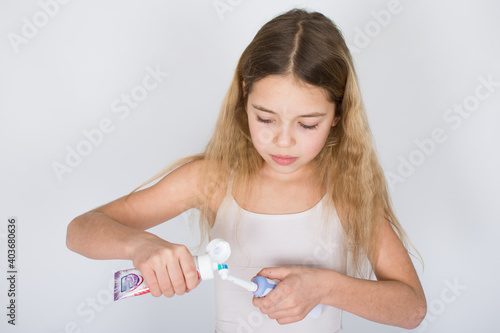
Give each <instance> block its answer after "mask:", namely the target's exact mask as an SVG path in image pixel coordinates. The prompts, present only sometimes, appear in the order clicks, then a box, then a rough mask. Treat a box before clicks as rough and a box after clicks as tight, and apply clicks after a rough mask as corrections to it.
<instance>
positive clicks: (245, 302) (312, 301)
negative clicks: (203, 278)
mask: <svg viewBox="0 0 500 333" xmlns="http://www.w3.org/2000/svg"><path fill="white" fill-rule="evenodd" d="M165 174H166V175H165ZM162 176H163V178H161V177H162ZM158 178H161V180H160V181H159V182H157V183H156V184H155V185H153V186H151V187H149V188H146V189H143V190H140V191H133V192H132V193H131V194H129V195H128V196H125V197H122V198H120V199H117V200H115V201H113V202H111V203H109V204H106V205H104V206H102V207H99V208H97V209H94V210H92V211H90V212H88V213H85V214H83V215H81V216H78V217H77V218H75V219H74V220H73V221H72V222H71V223H70V225H69V226H68V233H67V244H68V248H70V249H71V250H73V251H75V252H78V253H81V254H83V255H85V256H87V257H89V258H95V259H110V258H114V259H129V260H132V261H133V264H134V266H135V267H136V268H138V269H139V270H140V271H141V272H142V274H143V275H144V277H145V279H146V282H147V284H148V285H149V287H150V290H151V293H152V294H153V296H160V295H162V294H163V295H165V296H167V297H172V296H173V295H174V294H177V295H182V294H184V293H186V292H189V291H190V290H192V289H194V288H196V286H197V285H198V279H197V273H196V268H195V264H194V261H193V258H192V255H191V253H190V252H189V251H188V249H187V248H186V247H185V246H183V245H179V244H173V243H169V242H168V241H166V240H163V239H161V238H159V237H157V236H156V235H154V234H151V233H148V232H146V231H144V230H146V229H148V228H151V227H153V226H155V225H158V224H160V223H162V222H163V221H166V220H169V219H172V218H173V217H175V216H177V215H179V214H180V213H182V212H184V211H186V210H188V209H190V208H197V209H199V210H200V212H201V214H200V227H201V229H202V232H203V234H209V235H210V237H213V238H215V237H220V238H224V239H225V240H226V241H228V242H229V243H230V244H231V248H232V255H231V257H230V260H229V261H228V266H229V268H230V269H231V274H232V275H234V276H238V277H240V278H245V279H251V278H252V277H253V276H255V275H262V276H265V277H267V278H270V279H277V280H280V283H279V284H278V286H277V287H276V288H275V289H274V290H273V291H272V292H271V293H269V295H268V296H266V297H263V298H254V299H252V296H251V294H250V293H249V292H247V291H245V290H242V289H241V288H239V287H237V286H232V285H230V284H228V283H226V281H222V280H220V279H216V308H217V317H216V330H217V331H218V332H235V331H244V330H246V331H249V330H250V329H252V330H253V331H255V332H257V331H258V332H281V331H286V332H304V331H305V330H310V331H314V332H341V331H342V324H341V311H342V310H346V311H349V312H351V313H354V314H356V315H358V316H361V317H364V318H367V319H369V320H372V321H376V322H379V323H384V324H388V325H395V326H400V327H404V328H408V329H410V328H415V327H417V326H418V325H419V324H420V322H421V321H422V320H423V318H424V316H425V313H426V301H425V297H424V293H423V290H422V287H421V285H420V282H419V279H418V276H417V274H416V272H415V269H414V267H413V265H412V262H411V260H410V258H409V255H408V251H407V249H406V243H407V242H406V236H405V234H404V231H403V229H402V228H401V225H400V224H399V222H398V220H397V218H396V216H395V215H394V212H393V209H392V207H391V201H390V199H389V195H388V192H387V188H386V181H385V178H384V175H383V172H382V169H381V167H380V165H379V163H378V160H377V157H376V154H375V151H374V148H373V144H372V141H371V134H370V130H369V127H368V123H367V119H366V114H365V111H364V109H363V104H362V100H361V95H360V90H359V86H358V81H357V78H356V73H355V70H354V67H353V61H352V58H351V55H350V53H349V50H348V48H347V46H346V44H345V41H344V39H343V37H342V34H341V32H340V31H339V30H338V29H337V27H336V26H335V25H334V24H333V23H332V21H330V20H329V19H328V18H326V17H325V16H323V15H322V14H320V13H316V12H313V13H310V12H307V11H304V10H291V11H289V12H287V13H285V14H282V15H280V16H278V17H276V18H274V19H273V20H271V21H270V22H268V23H267V24H265V25H264V26H263V27H262V28H261V29H260V31H259V32H258V33H257V35H256V36H255V38H254V39H253V41H252V42H251V43H250V45H249V46H248V47H247V48H246V50H245V51H244V52H243V55H242V56H241V58H240V61H239V63H238V66H237V69H236V72H235V75H234V79H233V81H232V84H231V87H230V89H229V91H228V93H227V96H226V98H225V100H224V103H223V106H222V109H221V113H220V115H219V119H218V121H217V126H216V129H215V132H214V134H213V136H212V138H211V140H210V142H209V143H208V145H207V148H206V150H205V152H203V153H201V154H199V155H195V156H190V157H187V158H185V159H182V160H180V161H178V162H177V163H176V164H174V165H173V166H171V167H170V168H168V169H166V170H165V172H163V173H161V174H160V175H158V176H157V177H154V178H153V179H152V180H150V181H153V180H156V179H158ZM367 262H368V263H369V264H370V267H371V272H373V273H374V274H375V277H376V279H377V280H376V281H375V280H368V279H363V278H361V277H363V276H364V275H362V273H363V272H364V267H365V265H364V263H367ZM348 269H349V272H348ZM348 273H349V274H348ZM355 276H357V277H355ZM365 277H366V276H365ZM318 304H323V310H322V313H321V315H320V317H319V318H316V319H313V318H309V317H306V316H307V314H308V313H309V311H310V310H311V309H313V308H314V307H315V306H316V305H318ZM259 310H260V311H259ZM258 316H260V317H258ZM250 318H253V319H252V320H251V322H249V320H250ZM255 318H257V319H255ZM284 324H288V325H284Z"/></svg>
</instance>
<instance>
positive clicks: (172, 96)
mask: <svg viewBox="0 0 500 333" xmlns="http://www.w3.org/2000/svg"><path fill="white" fill-rule="evenodd" d="M61 1H62V0H61ZM44 3H51V1H49V0H42V1H41V2H40V3H39V2H37V1H33V0H29V1H22V2H21V1H0V56H1V58H0V147H1V155H0V158H1V162H0V168H1V172H0V249H1V251H0V267H1V268H2V272H4V273H0V305H1V306H0V309H1V310H0V318H2V319H1V320H0V331H2V332H58V333H59V332H138V331H148V332H211V331H213V325H214V309H213V298H214V296H213V284H212V282H211V281H208V282H203V283H202V284H201V285H200V286H199V288H197V289H196V290H195V291H193V292H192V293H190V294H189V295H186V296H180V297H179V296H175V297H174V298H172V299H167V298H159V299H155V298H153V297H151V296H150V295H146V296H141V297H136V298H133V299H128V300H123V301H119V302H112V301H111V299H110V295H111V292H110V290H111V289H110V288H111V287H110V282H111V278H112V273H113V272H114V271H115V270H118V269H124V268H129V267H130V266H131V263H130V262H126V261H119V260H111V261H93V260H90V259H87V258H84V257H82V256H80V255H78V254H75V253H72V252H70V251H69V250H67V248H66V245H65V236H66V226H67V225H68V223H69V222H70V221H71V219H73V218H74V217H75V216H77V215H79V214H81V213H83V212H85V211H88V210H90V209H92V208H94V207H96V206H99V205H101V204H104V203H106V202H109V201H111V200H113V199H115V198H118V197H120V196H122V195H125V194H127V193H128V192H130V191H131V190H132V189H133V188H135V187H136V186H138V185H139V184H141V183H142V182H143V181H144V180H146V179H148V178H149V177H150V176H152V175H154V174H155V173H156V172H157V171H159V170H160V169H161V168H162V167H164V166H165V165H167V164H169V163H171V162H173V161H174V160H176V159H178V158H181V157H183V156H186V155H190V154H193V153H197V152H200V151H202V150H203V149H204V147H205V145H206V143H207V140H208V138H209V137H210V135H211V132H212V130H213V127H214V124H215V121H216V117H217V114H218V110H219V107H220V104H221V101H222V98H223V96H224V95H225V92H226V90H227V88H228V85H229V82H230V80H231V78H232V75H233V71H234V69H235V66H236V63H237V61H238V58H239V56H240V55H241V53H242V51H243V50H244V48H245V47H246V45H247V44H248V43H249V42H250V41H251V39H252V38H253V36H254V35H255V33H256V32H257V30H258V29H259V28H260V27H261V26H262V25H263V24H264V23H265V22H267V21H268V20H270V19H271V18H272V17H274V16H276V15H278V14H279V13H282V12H284V11H286V10H288V9H290V8H292V7H295V6H298V7H306V8H310V9H314V10H317V11H321V12H322V13H324V14H325V15H327V16H328V17H330V18H331V19H332V20H334V21H335V22H336V23H337V24H338V26H339V27H340V28H341V30H342V31H343V33H344V35H345V38H346V41H347V42H348V44H349V45H350V47H351V50H352V52H353V56H354V60H355V63H356V66H357V71H358V74H359V78H360V82H361V87H362V92H363V96H364V100H365V103H366V107H367V112H368V117H369V120H370V124H371V128H372V131H373V135H374V138H375V142H376V146H377V150H378V153H379V156H380V160H381V163H382V166H383V168H384V171H385V172H386V175H387V176H391V177H394V176H397V177H400V178H398V181H396V182H391V183H392V185H393V186H392V187H391V194H392V198H393V202H394V205H395V207H396V213H397V215H398V217H399V218H400V220H401V222H402V224H403V226H404V228H405V229H406V231H407V232H408V234H409V235H410V238H411V240H412V241H413V243H414V245H415V246H416V248H417V249H418V250H419V251H420V253H421V255H422V256H423V258H424V261H425V269H422V266H421V265H420V264H419V263H418V262H417V261H415V264H416V268H417V270H418V272H419V275H420V278H421V281H422V283H423V286H424V289H425V293H426V296H427V301H428V305H429V310H428V315H427V317H426V319H425V321H424V322H423V324H422V325H421V326H420V327H419V328H418V329H417V331H420V332H424V331H425V332H429V333H430V332H496V326H497V325H496V322H497V321H496V320H495V319H496V317H497V316H498V309H499V306H498V297H499V296H500V295H499V288H498V283H497V281H498V275H499V274H498V273H500V270H499V268H498V253H499V246H498V236H499V232H500V223H499V222H500V213H499V211H498V205H499V203H500V202H499V199H500V176H499V172H498V170H499V169H500V158H499V153H498V151H499V149H498V145H499V143H500V134H499V133H500V131H499V130H498V128H499V125H500V114H499V105H500V86H499V82H500V61H499V59H500V43H498V33H499V32H500V23H499V21H498V13H500V5H499V3H498V2H496V1H494V0H491V1H485V0H484V1H478V0H476V1H452V0H443V1H415V0H401V1H400V2H399V5H397V6H394V7H392V5H393V4H395V2H394V1H387V0H377V1H373V0H371V1H368V0H363V1H340V0H336V1H326V0H324V1H284V0H282V1H272V2H270V1H263V0H255V1H241V0H231V1H230V0H221V1H218V3H222V4H226V6H229V7H228V8H229V9H228V10H227V11H225V12H223V13H220V12H219V13H218V12H217V10H216V9H215V7H214V3H217V2H214V1H213V0H205V1H200V0H198V1H169V2H164V1H154V0H145V1H131V0H121V1H118V0H115V1H77V0H73V1H71V2H69V3H68V4H60V5H58V8H56V7H54V6H52V7H51V9H49V11H50V10H51V11H52V13H51V14H52V16H49V15H47V14H44V12H43V8H42V7H43V6H42V5H41V4H44ZM52 3H54V2H53V1H52ZM388 7H389V9H392V10H393V12H392V13H391V14H390V17H389V16H387V15H385V16H384V15H383V14H381V13H390V12H388V11H387V10H388ZM383 10H385V11H386V12H383ZM45 19H46V20H45ZM26 22H31V24H32V23H36V24H37V25H39V27H38V28H37V27H36V26H35V30H33V29H31V30H30V29H29V28H27V27H25V26H26V25H29V24H30V23H26ZM23 31H24V35H23ZM16 36H17V37H16ZM23 38H24V39H23ZM19 40H22V42H19ZM14 41H18V42H17V43H16V42H14ZM147 68H150V69H152V70H154V69H156V68H158V69H159V70H160V71H162V72H168V73H169V75H168V77H165V78H163V80H162V81H161V82H160V83H159V84H157V87H156V88H155V89H152V90H151V91H148V94H147V96H145V98H144V100H142V101H140V102H139V103H138V105H137V106H136V107H135V108H133V109H132V108H131V109H130V113H129V114H128V115H127V116H126V117H124V113H122V112H120V113H116V112H113V107H112V105H113V103H115V107H116V106H117V105H119V106H122V107H123V106H124V105H125V104H123V103H122V102H121V96H122V94H131V92H132V91H135V92H136V93H138V92H140V89H141V88H140V86H141V84H142V81H143V79H144V78H145V77H146V76H147V75H148V71H147ZM481 78H483V80H486V81H488V80H490V81H492V82H493V85H491V86H490V87H489V89H490V90H488V88H487V87H485V86H484V84H483V83H481V82H482V81H481ZM149 82H150V83H152V82H153V81H149ZM134 89H135V90H134ZM478 92H479V95H480V96H481V98H480V99H478V98H477V97H475V94H477V93H478ZM464 103H465V104H466V107H467V108H468V109H470V110H472V111H470V112H469V111H467V110H465V107H463V109H464V110H465V112H464V113H463V114H464V116H458V113H456V112H454V111H453V107H454V105H456V106H460V105H464ZM467 103H468V104H467ZM474 103H476V104H474ZM450 109H452V111H448V110H450ZM450 112H451V113H450ZM120 116H122V118H123V119H121V118H120ZM446 117H448V118H446ZM450 117H455V118H450ZM103 119H109V121H110V122H111V124H112V129H113V130H112V131H111V132H110V133H107V134H103V137H102V139H99V140H97V139H96V140H97V141H96V144H95V145H92V146H90V147H91V149H92V150H91V151H90V150H89V149H88V148H89V146H82V145H85V142H84V141H85V140H86V138H85V136H84V134H83V131H90V132H91V131H92V130H93V129H95V128H98V126H99V123H100V122H101V121H103ZM447 119H448V120H447ZM452 119H453V120H452ZM457 119H460V120H457ZM458 121H460V123H459V122H458ZM433 131H437V132H439V133H440V135H439V137H440V138H441V140H440V141H441V142H437V143H435V144H434V146H432V145H431V144H429V139H431V138H432V133H433ZM96 138H97V137H96ZM418 142H420V146H422V145H423V147H424V148H419V145H418ZM425 144H426V145H425ZM79 145H80V148H81V149H85V148H87V151H86V152H87V156H84V157H83V158H82V160H81V161H80V163H79V164H78V165H76V166H75V167H73V168H71V169H72V172H67V173H64V174H62V176H61V175H60V177H59V178H58V176H57V174H56V172H55V171H54V169H53V165H54V163H61V164H67V163H66V162H65V159H66V158H67V154H68V150H67V149H68V147H69V149H73V150H76V149H77V147H79ZM82 147H83V148H82ZM495 147H496V148H495ZM404 161H406V162H404ZM410 161H413V162H410ZM75 163H76V162H75ZM408 163H413V164H415V165H414V166H409V165H408ZM392 179H394V178H392ZM188 215H189V214H187V213H186V214H182V215H181V216H179V217H177V218H176V219H174V220H172V221H169V222H167V223H165V224H163V225H161V226H160V227H157V228H155V229H154V230H153V231H154V232H156V233H157V234H159V235H160V236H162V237H164V238H166V239H168V240H170V241H174V242H182V243H185V244H188V245H190V246H192V245H195V244H197V237H196V235H193V234H192V233H191V231H190V229H189V226H188V220H189V216H188ZM10 216H17V217H18V219H19V220H18V245H19V252H18V254H17V259H18V267H19V275H18V281H17V283H18V284H17V292H18V295H17V296H18V297H17V308H16V310H17V319H16V322H17V325H16V326H15V327H12V326H11V325H8V324H7V319H8V317H7V316H6V314H7V309H6V306H5V305H6V304H7V302H8V297H7V290H8V285H7V281H6V278H4V277H3V276H5V275H6V271H7V247H6V243H7V242H6V239H7V219H8V217H10ZM453 285H454V287H450V286H453ZM344 331H345V332H402V331H404V330H402V329H399V328H395V327H389V326H384V325H379V324H375V323H372V322H369V321H366V320H364V319H362V318H359V317H356V316H354V315H351V314H348V313H345V315H344Z"/></svg>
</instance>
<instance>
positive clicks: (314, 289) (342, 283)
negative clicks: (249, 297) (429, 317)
mask: <svg viewBox="0 0 500 333" xmlns="http://www.w3.org/2000/svg"><path fill="white" fill-rule="evenodd" d="M379 242H380V245H379V250H378V253H377V254H376V255H375V259H374V260H372V261H371V264H372V267H373V270H374V273H375V275H376V278H377V281H372V280H364V279H358V278H353V277H350V276H347V275H344V274H341V273H338V272H335V271H333V270H328V269H314V268H305V267H278V268H264V269H263V270H261V271H260V272H259V274H258V275H263V276H266V277H268V278H271V279H278V280H281V282H280V283H279V284H278V286H277V287H276V288H275V289H274V290H273V291H272V292H271V293H269V294H268V295H267V296H266V297H264V298H254V301H253V302H254V305H255V306H257V307H259V308H260V309H261V311H262V312H263V313H265V314H268V315H269V317H270V318H272V319H277V321H278V322H279V323H280V324H287V323H292V322H296V321H299V320H301V319H303V318H304V317H305V316H306V315H307V314H308V313H309V312H310V311H311V310H312V308H314V307H315V306H316V305H317V304H326V305H331V306H333V307H336V308H339V309H342V310H345V311H348V312H350V313H353V314H355V315H358V316H360V317H363V318H365V319H368V320H371V321H375V322H378V323H381V324H386V325H393V326H399V327H402V328H406V329H412V328H415V327H417V326H418V325H419V324H420V323H421V322H422V320H423V319H424V317H425V314H426V312H427V305H426V300H425V295H424V291H423V289H422V286H421V284H420V281H419V278H418V275H417V273H416V271H415V268H414V267H413V263H412V262H411V260H410V257H409V256H408V253H407V251H406V249H405V248H404V246H403V244H402V243H401V241H400V240H399V238H398V237H397V235H396V233H395V232H394V231H393V230H392V228H391V226H390V225H389V223H388V222H385V223H384V224H383V227H382V230H381V233H380V239H379Z"/></svg>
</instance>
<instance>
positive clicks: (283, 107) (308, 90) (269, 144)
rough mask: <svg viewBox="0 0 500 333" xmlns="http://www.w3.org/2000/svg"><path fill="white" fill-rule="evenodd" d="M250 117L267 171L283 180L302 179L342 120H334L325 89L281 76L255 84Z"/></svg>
mask: <svg viewBox="0 0 500 333" xmlns="http://www.w3.org/2000/svg"><path fill="white" fill-rule="evenodd" d="M247 114H248V124H249V127H250V134H251V137H252V141H253V144H254V146H255V149H257V151H258V152H259V154H260V155H261V156H262V158H263V159H264V161H265V166H264V168H266V170H267V171H272V172H273V173H274V174H276V173H278V174H280V178H281V179H283V176H285V178H289V176H300V174H301V172H303V171H305V170H306V169H307V168H305V167H306V166H307V165H308V164H309V162H311V161H312V160H313V159H314V158H315V157H316V155H318V153H319V152H320V151H321V149H322V148H323V146H324V144H325V141H326V139H327V137H328V133H329V131H330V128H331V127H332V126H335V125H337V123H338V121H339V119H340V118H339V117H334V116H335V104H334V103H332V102H330V101H329V100H328V98H327V95H326V91H325V90H324V89H322V88H319V87H316V86H313V85H310V84H307V83H304V82H300V83H299V82H297V81H296V80H295V79H294V78H293V77H291V76H278V75H270V76H267V77H265V78H263V79H261V80H259V81H257V82H256V83H254V84H253V87H252V91H251V92H250V93H249V95H248V104H247ZM286 175H288V176H286Z"/></svg>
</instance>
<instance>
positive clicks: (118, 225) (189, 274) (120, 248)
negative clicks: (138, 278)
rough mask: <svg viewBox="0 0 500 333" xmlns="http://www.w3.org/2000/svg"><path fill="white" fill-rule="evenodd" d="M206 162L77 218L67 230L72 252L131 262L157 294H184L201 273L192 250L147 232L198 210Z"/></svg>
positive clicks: (179, 170) (195, 163)
mask: <svg viewBox="0 0 500 333" xmlns="http://www.w3.org/2000/svg"><path fill="white" fill-rule="evenodd" d="M201 168H202V161H195V162H191V163H188V164H185V165H183V166H181V167H179V168H178V169H176V170H174V171H172V172H171V173H169V174H168V175H167V176H165V177H164V178H163V179H162V180H160V181H159V182H158V183H157V184H155V185H153V186H151V187H149V188H146V189H144V190H141V191H138V192H135V193H133V194H131V195H130V196H129V197H127V196H124V197H122V198H119V199H117V200H115V201H112V202H110V203H108V204H106V205H104V206H102V207H99V208H96V209H94V210H91V211H90V212H87V213H85V214H82V215H80V216H78V217H76V218H75V219H74V220H73V221H71V223H70V224H69V226H68V230H67V238H66V243H67V246H68V248H69V249H70V250H72V251H74V252H77V253H80V254H82V255H84V256H86V257H89V258H92V259H128V260H132V261H133V264H134V266H135V267H136V268H138V269H139V270H140V271H141V273H142V274H143V275H144V278H145V279H146V282H147V283H148V286H149V288H150V290H151V294H152V295H153V296H160V295H161V294H162V293H163V294H164V295H165V296H169V297H171V296H173V295H174V293H175V294H183V293H184V292H186V291H189V290H191V289H193V288H195V287H196V285H197V284H198V277H197V276H198V275H197V273H196V267H195V264H194V261H193V258H192V255H191V253H190V252H189V250H188V249H187V248H186V247H185V246H183V245H178V244H173V243H169V242H167V241H165V240H163V239H161V238H159V237H157V236H155V235H153V234H152V233H149V232H146V231H145V229H148V228H151V227H153V226H155V225H158V224H160V223H162V222H164V221H167V220H170V219H172V218H174V217H175V216H177V215H179V214H180V213H182V212H184V211H186V210H188V209H190V208H193V207H195V206H196V204H197V202H198V198H199V194H198V188H197V186H198V185H197V180H198V175H199V174H200V172H201Z"/></svg>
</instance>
